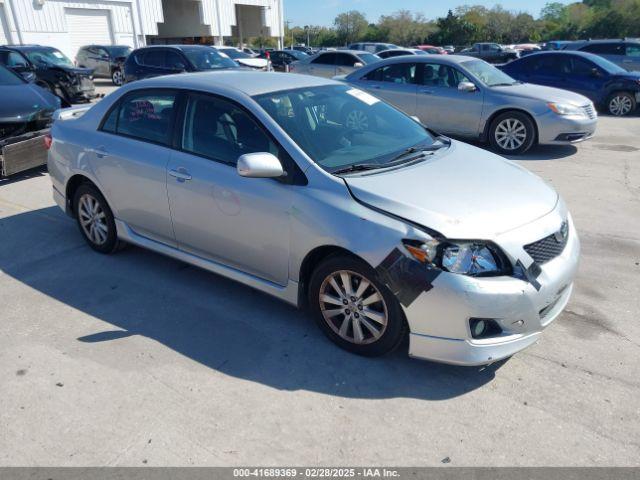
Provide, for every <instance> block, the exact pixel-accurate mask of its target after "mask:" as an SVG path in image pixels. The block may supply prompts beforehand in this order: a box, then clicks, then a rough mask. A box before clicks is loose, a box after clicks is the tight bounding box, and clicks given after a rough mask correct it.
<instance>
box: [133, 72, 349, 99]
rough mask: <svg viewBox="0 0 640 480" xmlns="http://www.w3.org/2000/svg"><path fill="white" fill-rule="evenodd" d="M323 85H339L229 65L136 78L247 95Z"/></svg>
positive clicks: (147, 82) (153, 83)
mask: <svg viewBox="0 0 640 480" xmlns="http://www.w3.org/2000/svg"><path fill="white" fill-rule="evenodd" d="M323 85H338V82H335V81H333V80H329V79H327V78H322V77H315V76H312V75H294V74H289V73H278V72H254V71H247V70H232V69H229V70H221V71H217V72H195V73H189V74H182V75H166V76H161V77H155V78H149V79H145V80H138V81H136V82H135V86H136V87H149V88H151V87H164V88H183V89H191V90H201V91H211V89H212V88H211V87H218V88H219V89H232V90H236V91H239V92H242V93H244V94H246V95H249V96H254V95H261V94H264V93H272V92H280V91H284V90H293V89H296V88H306V87H319V86H323Z"/></svg>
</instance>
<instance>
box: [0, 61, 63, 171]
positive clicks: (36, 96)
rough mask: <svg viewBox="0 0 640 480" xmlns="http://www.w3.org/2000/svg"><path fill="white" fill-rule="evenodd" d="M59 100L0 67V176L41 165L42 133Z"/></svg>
mask: <svg viewBox="0 0 640 480" xmlns="http://www.w3.org/2000/svg"><path fill="white" fill-rule="evenodd" d="M60 106H61V105H60V99H59V98H58V97H56V96H55V95H53V94H51V93H50V92H48V91H46V90H43V89H42V88H40V87H38V86H37V85H34V84H33V83H29V82H27V81H26V80H25V79H24V78H23V77H22V76H21V75H18V74H17V73H15V72H13V71H11V70H9V69H8V68H5V67H3V66H0V177H1V176H8V175H12V174H14V173H17V172H20V171H23V170H28V169H29V168H33V167H37V166H39V165H43V164H44V163H45V162H46V160H47V152H46V149H45V147H44V138H45V137H44V135H45V134H46V133H47V132H48V130H47V129H48V128H49V126H50V125H51V121H52V117H53V112H54V111H56V110H57V109H58V108H60Z"/></svg>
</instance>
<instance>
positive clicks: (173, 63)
mask: <svg viewBox="0 0 640 480" xmlns="http://www.w3.org/2000/svg"><path fill="white" fill-rule="evenodd" d="M225 68H240V65H238V64H237V63H236V62H234V61H233V60H231V59H230V58H229V57H228V56H226V55H222V54H220V52H218V51H217V50H216V49H215V48H213V47H208V46H206V45H153V46H149V47H144V48H139V49H137V50H134V51H133V52H131V54H130V55H129V57H127V60H126V61H125V62H124V81H125V82H126V83H128V82H133V81H135V80H141V79H143V78H150V77H158V76H160V75H170V74H173V73H184V72H200V71H207V70H220V69H225Z"/></svg>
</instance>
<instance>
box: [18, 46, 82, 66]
mask: <svg viewBox="0 0 640 480" xmlns="http://www.w3.org/2000/svg"><path fill="white" fill-rule="evenodd" d="M23 53H24V54H25V55H26V56H27V58H28V59H29V60H31V61H32V62H33V63H36V64H43V63H44V64H47V65H56V66H59V67H73V62H72V61H71V60H69V59H68V58H67V57H66V56H65V54H64V53H62V52H61V51H60V50H56V49H55V48H43V49H42V50H25V51H24V52H23Z"/></svg>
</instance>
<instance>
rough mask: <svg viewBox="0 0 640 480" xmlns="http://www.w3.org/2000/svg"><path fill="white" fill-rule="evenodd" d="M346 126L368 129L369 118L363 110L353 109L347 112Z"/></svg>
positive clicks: (354, 128)
mask: <svg viewBox="0 0 640 480" xmlns="http://www.w3.org/2000/svg"><path fill="white" fill-rule="evenodd" d="M345 123H346V126H347V128H350V129H352V130H360V131H363V130H368V129H369V118H367V115H366V114H365V113H364V112H363V111H362V110H351V111H350V112H349V113H348V114H347V119H346V122H345Z"/></svg>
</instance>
